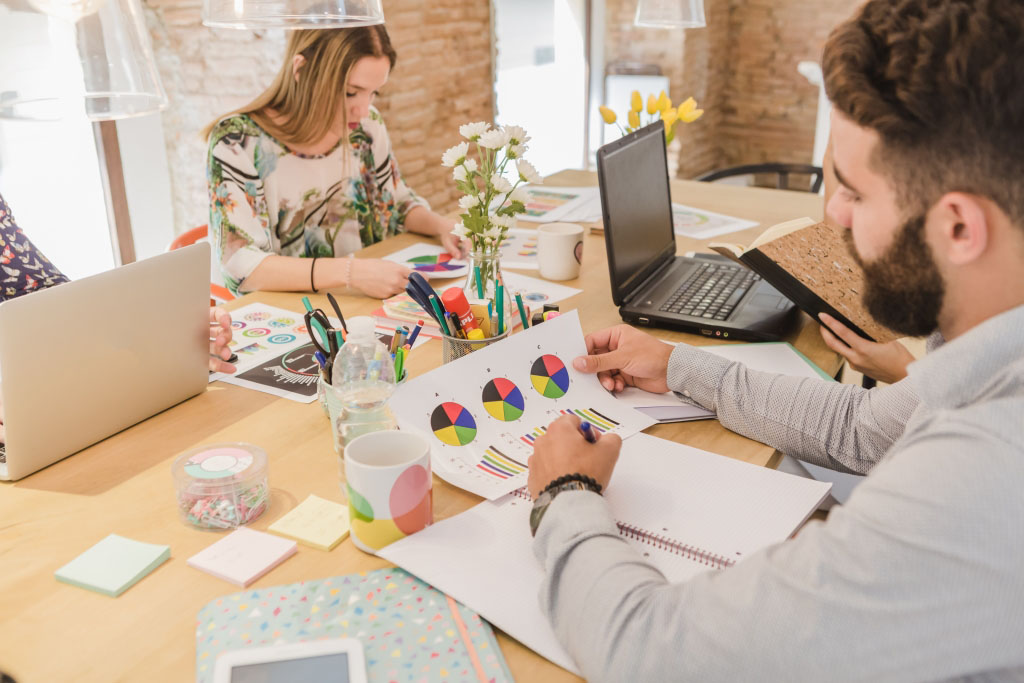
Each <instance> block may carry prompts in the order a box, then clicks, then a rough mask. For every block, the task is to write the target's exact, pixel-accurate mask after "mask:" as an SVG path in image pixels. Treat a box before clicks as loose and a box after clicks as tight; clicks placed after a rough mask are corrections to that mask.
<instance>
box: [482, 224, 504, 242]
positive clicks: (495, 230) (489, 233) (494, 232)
mask: <svg viewBox="0 0 1024 683" xmlns="http://www.w3.org/2000/svg"><path fill="white" fill-rule="evenodd" d="M482 234H483V236H484V237H485V238H486V239H489V240H493V239H498V238H499V237H501V227H499V226H497V225H492V226H491V227H489V228H487V229H486V230H484V231H483V233H482Z"/></svg>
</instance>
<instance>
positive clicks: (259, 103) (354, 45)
mask: <svg viewBox="0 0 1024 683" xmlns="http://www.w3.org/2000/svg"><path fill="white" fill-rule="evenodd" d="M296 55H302V56H303V58H304V59H305V60H306V63H305V64H304V65H303V66H302V68H300V69H299V71H298V78H296V77H295V74H294V72H293V70H292V62H293V61H294V58H295V56H296ZM363 57H387V58H388V61H389V62H390V63H391V68H394V66H395V61H396V60H397V58H398V55H397V54H396V53H395V50H394V48H393V47H391V39H390V38H389V37H388V32H387V30H386V29H385V28H384V26H383V25H381V24H378V25H376V26H360V27H357V28H335V29H304V30H298V31H292V32H291V34H290V35H289V37H288V47H287V49H286V50H285V57H284V63H283V64H282V65H281V70H280V71H278V72H277V76H276V77H275V78H274V82H273V83H272V84H271V85H270V87H269V88H267V89H266V90H265V91H264V92H263V93H262V94H261V95H260V96H259V97H257V98H256V99H254V100H253V101H252V102H250V103H249V104H247V105H245V106H244V107H240V108H238V109H236V110H234V111H233V112H230V113H228V114H225V115H224V116H222V117H220V118H218V119H217V121H220V120H221V119H223V118H227V117H229V116H235V115H237V114H248V115H249V116H250V117H251V118H252V120H253V121H255V122H256V123H257V125H259V126H260V127H261V128H262V129H263V130H265V131H267V132H268V133H270V134H271V135H273V136H274V137H275V138H277V139H278V140H280V141H281V142H284V143H286V144H287V143H291V144H300V145H301V144H308V143H311V142H316V141H318V140H321V139H322V138H323V137H324V136H325V135H327V133H328V131H329V130H330V128H331V124H332V123H333V122H334V117H335V116H336V115H337V111H338V103H339V100H340V98H339V94H341V93H344V92H345V91H346V88H347V87H348V75H349V73H351V71H352V67H354V66H355V64H356V62H358V61H359V60H360V59H362V58H363ZM268 109H271V110H273V111H274V112H275V113H276V114H277V115H278V117H279V118H278V122H275V121H274V120H272V119H271V118H270V116H268V115H267V110H268ZM217 121H214V122H212V123H210V125H208V126H207V127H206V128H205V129H204V130H203V138H204V139H209V137H210V133H211V132H212V131H213V128H214V126H216V124H217ZM342 124H343V127H342V130H345V128H344V126H346V125H347V124H348V112H347V111H346V110H345V109H344V107H343V108H342Z"/></svg>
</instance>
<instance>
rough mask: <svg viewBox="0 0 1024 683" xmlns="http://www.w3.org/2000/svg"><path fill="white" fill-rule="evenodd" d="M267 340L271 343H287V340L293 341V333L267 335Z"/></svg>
mask: <svg viewBox="0 0 1024 683" xmlns="http://www.w3.org/2000/svg"><path fill="white" fill-rule="evenodd" d="M267 341H268V342H270V343H271V344H287V343H288V342H293V341H295V335H294V334H275V335H274V336H273V337H267Z"/></svg>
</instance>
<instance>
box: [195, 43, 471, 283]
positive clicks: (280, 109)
mask: <svg viewBox="0 0 1024 683" xmlns="http://www.w3.org/2000/svg"><path fill="white" fill-rule="evenodd" d="M395 59H396V55H395V51H394V49H393V48H392V47H391V42H390V40H389V38H388V34H387V31H385V29H384V27H383V26H368V27H360V28H352V29H320V30H303V31H293V32H292V33H291V35H290V37H289V39H288V47H287V51H286V54H285V61H284V64H283V65H282V67H281V70H280V72H279V73H278V74H277V77H276V78H275V79H274V82H273V84H272V85H271V86H270V87H269V88H268V89H267V90H266V91H265V92H264V93H263V94H262V95H260V96H259V97H257V98H256V99H255V100H253V101H252V102H250V103H249V104H248V105H246V106H244V107H242V108H241V109H238V110H237V111H235V112H232V113H231V114H229V115H227V116H225V117H223V118H222V119H220V120H219V121H217V122H216V123H215V124H213V125H211V126H210V127H209V128H208V129H207V130H206V131H204V134H205V136H206V137H207V138H208V140H209V152H208V155H207V181H208V185H209V190H210V234H211V237H212V239H213V242H214V245H215V249H216V251H217V254H218V255H219V258H220V264H221V270H222V271H223V273H224V279H225V281H226V283H227V285H228V287H229V288H230V289H231V290H232V291H234V292H247V291H255V290H277V291H314V292H315V291H318V290H321V289H337V288H343V287H349V288H352V289H356V290H359V291H361V292H363V293H364V294H366V295H367V296H372V297H377V298H382V297H388V296H391V295H392V294H396V293H398V292H401V291H402V290H403V289H404V288H405V285H406V282H407V280H408V276H409V272H410V271H409V269H408V268H406V267H405V266H402V265H400V264H398V263H392V262H390V261H383V260H380V259H357V258H354V257H353V256H352V255H351V254H352V252H354V251H356V250H358V249H360V248H362V247H364V246H367V245H370V244H373V243H375V242H379V241H381V240H382V239H384V238H386V237H390V236H392V235H395V234H397V233H400V232H402V231H404V230H409V231H411V232H415V233H419V234H421V235H430V236H437V237H439V238H440V240H441V243H442V244H443V245H444V247H445V248H446V249H447V250H448V251H450V252H451V253H452V254H453V255H458V254H459V250H460V244H459V240H458V238H457V237H456V236H455V235H453V234H451V229H452V222H451V221H449V220H446V219H444V218H442V217H441V216H439V215H438V214H436V213H434V212H433V211H431V210H430V206H429V205H428V204H427V202H426V201H424V200H423V199H422V198H420V197H419V196H417V195H416V194H415V193H414V192H413V191H412V190H411V189H410V188H409V187H408V186H407V185H406V184H405V183H404V182H403V181H402V178H401V176H400V175H399V172H398V164H397V163H396V161H395V158H394V156H393V154H392V150H391V142H390V140H389V139H388V133H387V129H386V128H385V127H384V121H383V120H382V119H381V116H380V114H379V113H378V112H377V110H376V109H374V108H373V106H372V103H373V99H374V97H375V96H376V95H377V93H378V91H379V90H380V89H381V87H383V86H384V84H385V83H386V82H387V80H388V75H389V74H390V72H391V69H392V68H393V67H394V65H395Z"/></svg>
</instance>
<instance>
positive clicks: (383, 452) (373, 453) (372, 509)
mask: <svg viewBox="0 0 1024 683" xmlns="http://www.w3.org/2000/svg"><path fill="white" fill-rule="evenodd" d="M345 479H346V482H345V483H346V488H347V489H348V510H349V521H350V522H351V531H350V535H351V536H352V542H353V543H355V545H356V547H357V548H359V549H360V550H363V551H366V552H368V553H373V552H375V551H377V550H380V549H381V548H383V547H384V546H386V545H388V544H390V543H394V542H395V541H397V540H399V539H400V538H405V537H406V536H408V535H410V534H414V533H416V532H417V531H420V530H421V529H423V528H424V527H427V526H429V525H430V523H431V522H433V520H434V513H433V499H432V490H431V484H432V482H431V478H430V444H429V443H427V442H426V440H425V439H424V438H423V437H421V436H418V435H416V434H411V433H409V432H400V431H396V430H387V431H380V432H370V433H369V434H363V435H362V436H357V437H356V438H354V439H352V440H351V441H350V442H349V443H348V445H347V446H345Z"/></svg>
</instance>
